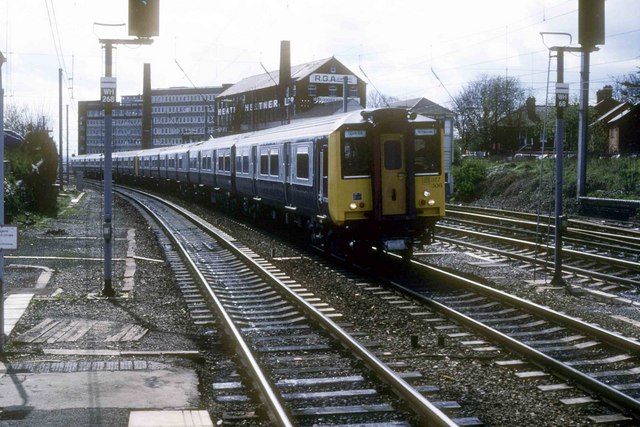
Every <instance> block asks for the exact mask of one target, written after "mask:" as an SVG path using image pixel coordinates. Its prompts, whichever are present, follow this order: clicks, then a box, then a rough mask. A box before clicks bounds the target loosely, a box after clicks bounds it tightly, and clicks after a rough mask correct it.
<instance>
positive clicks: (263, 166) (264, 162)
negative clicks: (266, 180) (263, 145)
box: [260, 151, 269, 175]
mask: <svg viewBox="0 0 640 427" xmlns="http://www.w3.org/2000/svg"><path fill="white" fill-rule="evenodd" d="M260 175H269V152H268V151H263V152H261V153H260Z"/></svg>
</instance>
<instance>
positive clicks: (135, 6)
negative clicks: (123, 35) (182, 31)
mask: <svg viewBox="0 0 640 427" xmlns="http://www.w3.org/2000/svg"><path fill="white" fill-rule="evenodd" d="M159 28H160V0H129V35H130V36H136V37H143V38H148V37H153V36H157V35H159Z"/></svg>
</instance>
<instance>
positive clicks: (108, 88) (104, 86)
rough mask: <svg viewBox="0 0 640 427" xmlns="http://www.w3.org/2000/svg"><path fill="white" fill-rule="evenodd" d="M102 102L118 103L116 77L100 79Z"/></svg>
mask: <svg viewBox="0 0 640 427" xmlns="http://www.w3.org/2000/svg"><path fill="white" fill-rule="evenodd" d="M100 100H101V101H102V102H104V103H107V102H111V103H114V102H116V78H115V77H100Z"/></svg>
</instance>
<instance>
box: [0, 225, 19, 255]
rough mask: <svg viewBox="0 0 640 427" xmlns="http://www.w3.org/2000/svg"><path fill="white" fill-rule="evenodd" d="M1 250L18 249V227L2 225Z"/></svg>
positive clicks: (0, 235)
mask: <svg viewBox="0 0 640 427" xmlns="http://www.w3.org/2000/svg"><path fill="white" fill-rule="evenodd" d="M0 249H9V250H15V249H18V227H17V226H15V225H0Z"/></svg>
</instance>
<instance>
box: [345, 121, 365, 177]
mask: <svg viewBox="0 0 640 427" xmlns="http://www.w3.org/2000/svg"><path fill="white" fill-rule="evenodd" d="M365 136H366V132H365V131H359V130H358V131H346V132H345V138H344V139H343V141H342V176H343V177H345V178H347V177H351V178H355V177H358V178H365V177H370V176H371V144H370V143H369V141H368V139H367V138H365Z"/></svg>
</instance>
